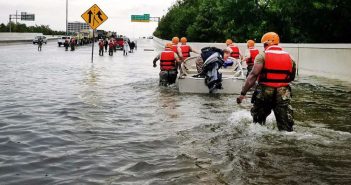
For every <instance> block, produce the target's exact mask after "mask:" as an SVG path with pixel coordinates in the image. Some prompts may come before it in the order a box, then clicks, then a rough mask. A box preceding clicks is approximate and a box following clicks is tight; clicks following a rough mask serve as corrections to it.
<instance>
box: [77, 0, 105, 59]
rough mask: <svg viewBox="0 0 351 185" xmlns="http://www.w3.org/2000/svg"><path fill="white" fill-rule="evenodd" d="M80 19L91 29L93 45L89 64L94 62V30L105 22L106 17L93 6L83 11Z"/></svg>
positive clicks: (96, 6)
mask: <svg viewBox="0 0 351 185" xmlns="http://www.w3.org/2000/svg"><path fill="white" fill-rule="evenodd" d="M82 18H83V19H84V20H85V22H86V23H87V24H88V25H89V26H90V28H91V29H93V44H92V52H91V63H93V60H94V43H95V33H94V32H95V29H96V28H97V27H99V26H100V25H101V24H102V23H103V22H105V21H106V20H107V19H108V17H107V15H106V14H105V13H104V12H103V11H102V10H101V9H100V8H99V7H98V5H96V4H94V5H93V6H92V7H91V8H89V9H88V10H87V11H85V12H84V13H83V14H82Z"/></svg>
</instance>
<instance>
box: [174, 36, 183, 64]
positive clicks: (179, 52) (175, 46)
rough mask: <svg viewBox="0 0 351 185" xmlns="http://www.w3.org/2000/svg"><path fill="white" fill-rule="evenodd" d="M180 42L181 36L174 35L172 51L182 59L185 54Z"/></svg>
mask: <svg viewBox="0 0 351 185" xmlns="http://www.w3.org/2000/svg"><path fill="white" fill-rule="evenodd" d="M178 43H179V38H178V37H173V38H172V48H171V49H172V51H173V52H175V53H176V54H177V55H178V57H179V58H180V59H182V58H183V55H182V50H181V49H180V47H179V46H178Z"/></svg>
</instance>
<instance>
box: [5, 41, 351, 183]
mask: <svg viewBox="0 0 351 185" xmlns="http://www.w3.org/2000/svg"><path fill="white" fill-rule="evenodd" d="M95 49H96V50H95V57H94V58H95V59H94V64H91V62H90V57H91V47H90V46H83V47H79V48H77V50H76V51H73V52H72V51H64V48H63V47H57V44H56V43H55V42H49V43H48V44H47V45H43V49H42V52H38V51H37V49H36V45H32V44H12V45H9V46H4V45H1V46H0V74H1V78H0V88H1V91H0V184H1V185H2V184H4V185H17V184H29V185H31V184H33V185H39V184H59V185H63V184H114V185H136V184H137V185H139V184H150V185H165V184H167V185H169V184H171V185H172V184H174V185H177V184H183V185H185V184H189V185H193V184H198V185H214V184H218V185H220V184H236V185H247V184H267V185H268V184H293V185H295V184H296V185H301V184H321V185H325V184H327V185H328V184H331V185H332V184H333V185H334V184H345V185H346V184H351V173H350V171H351V147H350V143H351V124H350V121H351V84H349V83H347V82H342V81H337V80H328V79H324V78H318V77H300V78H299V80H298V81H296V82H294V84H293V85H292V89H293V104H292V105H293V108H294V111H295V127H294V128H295V131H294V132H291V133H286V132H279V131H278V130H277V128H276V124H275V119H274V116H273V115H270V117H269V119H268V123H267V125H266V126H260V125H255V124H252V123H251V122H252V118H251V115H250V112H249V111H250V107H251V104H250V101H249V100H245V101H244V103H243V104H242V105H237V104H236V102H235V99H236V95H200V94H180V93H178V91H177V88H176V87H175V86H174V87H170V88H161V87H159V86H158V72H159V69H158V68H153V67H152V60H153V58H154V57H155V56H156V54H157V52H158V51H157V50H160V49H161V48H160V47H159V46H158V45H157V44H156V43H155V42H154V41H153V40H150V39H141V40H138V50H137V51H136V52H135V53H130V54H129V55H128V56H123V54H122V51H118V52H117V53H114V56H113V57H111V56H108V53H105V56H104V57H100V56H98V50H97V45H95ZM144 49H147V50H150V49H155V51H144Z"/></svg>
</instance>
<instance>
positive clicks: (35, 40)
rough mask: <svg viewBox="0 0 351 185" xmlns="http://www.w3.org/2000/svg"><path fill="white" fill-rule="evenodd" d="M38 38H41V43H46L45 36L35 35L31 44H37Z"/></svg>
mask: <svg viewBox="0 0 351 185" xmlns="http://www.w3.org/2000/svg"><path fill="white" fill-rule="evenodd" d="M39 39H42V40H43V43H45V44H46V43H47V42H48V40H47V38H46V37H45V36H36V37H35V38H34V39H33V44H38V40H39Z"/></svg>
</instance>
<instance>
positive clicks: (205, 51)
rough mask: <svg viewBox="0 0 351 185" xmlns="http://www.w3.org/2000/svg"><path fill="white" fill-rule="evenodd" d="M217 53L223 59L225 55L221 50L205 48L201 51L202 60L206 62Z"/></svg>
mask: <svg viewBox="0 0 351 185" xmlns="http://www.w3.org/2000/svg"><path fill="white" fill-rule="evenodd" d="M216 52H217V53H219V54H220V55H221V56H222V57H223V55H224V53H223V51H222V50H221V49H219V48H216V47H204V48H202V49H201V58H202V60H203V61H204V62H205V61H206V60H207V59H208V58H209V57H210V56H211V55H212V54H213V53H216Z"/></svg>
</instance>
